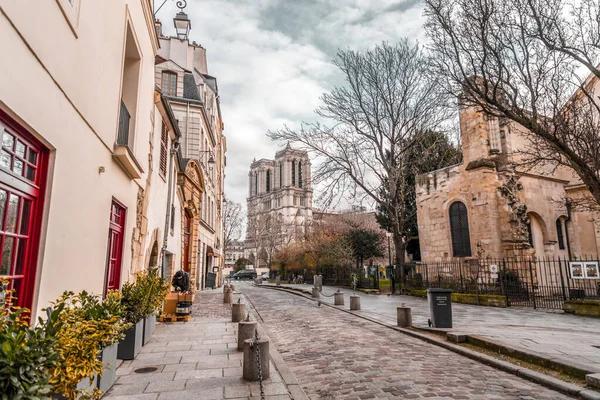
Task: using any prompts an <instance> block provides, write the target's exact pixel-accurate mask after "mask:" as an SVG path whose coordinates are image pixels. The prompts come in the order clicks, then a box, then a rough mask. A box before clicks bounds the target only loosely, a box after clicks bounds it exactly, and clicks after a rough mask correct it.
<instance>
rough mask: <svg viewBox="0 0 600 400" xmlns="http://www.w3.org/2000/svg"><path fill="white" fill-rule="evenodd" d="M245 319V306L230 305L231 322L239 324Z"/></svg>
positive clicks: (239, 304) (238, 304)
mask: <svg viewBox="0 0 600 400" xmlns="http://www.w3.org/2000/svg"><path fill="white" fill-rule="evenodd" d="M244 318H246V305H245V304H243V303H233V304H232V305H231V322H240V321H243V320H244Z"/></svg>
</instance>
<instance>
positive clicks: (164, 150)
mask: <svg viewBox="0 0 600 400" xmlns="http://www.w3.org/2000/svg"><path fill="white" fill-rule="evenodd" d="M168 149H169V132H168V131H167V126H166V125H165V123H164V122H163V124H162V133H161V135H160V166H159V172H160V174H161V175H162V176H166V175H167V158H168V153H169V151H168Z"/></svg>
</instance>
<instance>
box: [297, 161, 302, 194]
mask: <svg viewBox="0 0 600 400" xmlns="http://www.w3.org/2000/svg"><path fill="white" fill-rule="evenodd" d="M298 187H299V188H300V189H302V161H298Z"/></svg>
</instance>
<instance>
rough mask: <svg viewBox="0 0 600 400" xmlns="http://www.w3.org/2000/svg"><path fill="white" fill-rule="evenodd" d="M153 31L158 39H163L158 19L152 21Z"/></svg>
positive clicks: (160, 23)
mask: <svg viewBox="0 0 600 400" xmlns="http://www.w3.org/2000/svg"><path fill="white" fill-rule="evenodd" d="M154 29H156V35H157V36H158V37H159V38H161V37H163V33H162V22H160V19H157V20H156V21H154Z"/></svg>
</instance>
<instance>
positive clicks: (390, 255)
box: [385, 232, 395, 293]
mask: <svg viewBox="0 0 600 400" xmlns="http://www.w3.org/2000/svg"><path fill="white" fill-rule="evenodd" d="M385 235H386V236H387V238H388V257H389V266H390V269H391V271H392V274H391V275H392V276H391V278H392V279H391V280H392V282H391V283H392V293H394V291H395V290H394V289H395V288H394V286H395V279H394V275H395V273H394V272H395V271H394V270H395V268H394V267H393V266H392V245H391V243H390V238H391V237H392V232H386V233H385Z"/></svg>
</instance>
